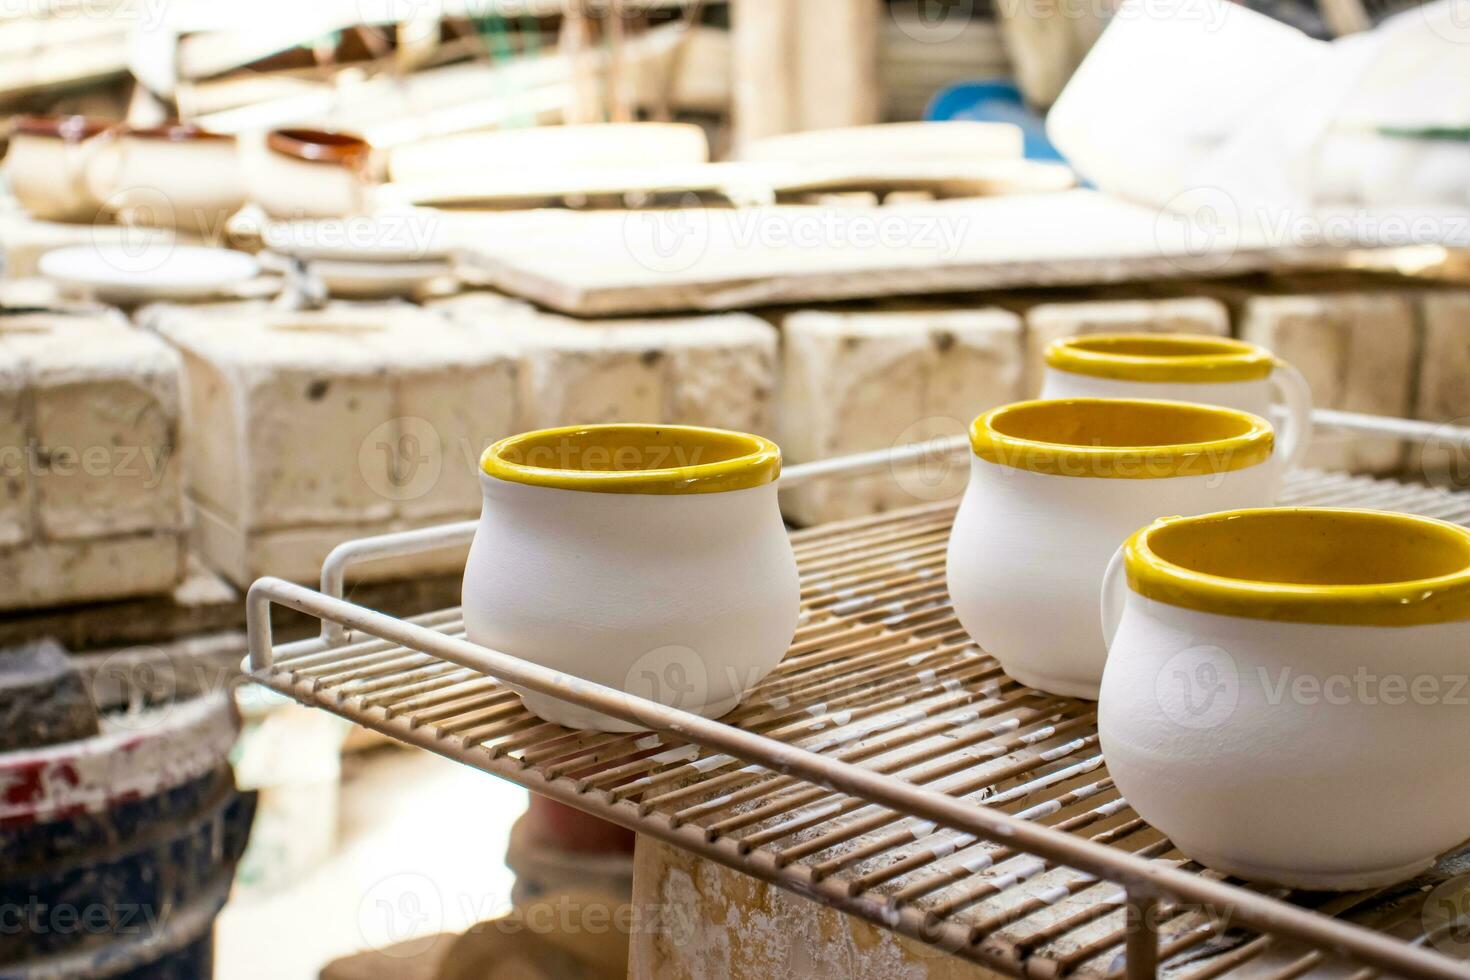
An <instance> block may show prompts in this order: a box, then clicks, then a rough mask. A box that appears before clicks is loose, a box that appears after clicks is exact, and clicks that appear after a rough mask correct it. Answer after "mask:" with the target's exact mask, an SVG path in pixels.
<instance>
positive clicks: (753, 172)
mask: <svg viewBox="0 0 1470 980" xmlns="http://www.w3.org/2000/svg"><path fill="white" fill-rule="evenodd" d="M557 128H558V127H548V128H547V130H546V131H548V132H549V131H553V130H555V129H557ZM577 128H583V127H577ZM585 128H588V129H596V128H598V127H595V126H589V127H585ZM1075 183H1076V178H1075V176H1074V175H1073V173H1072V171H1071V169H1070V168H1068V167H1065V166H1061V165H1059V164H1050V163H1038V162H1037V161H1034V160H1019V159H973V160H967V161H961V160H949V161H946V160H937V161H931V160H927V159H924V160H920V161H917V162H899V161H889V160H881V159H880V160H877V161H872V160H869V159H867V158H866V157H864V156H862V155H855V156H853V157H852V158H851V159H849V160H846V161H837V160H832V161H825V162H820V163H816V164H788V163H730V162H721V163H692V164H676V165H668V166H657V167H653V166H649V167H634V166H610V167H602V168H586V167H555V166H550V165H544V166H542V167H541V168H540V169H536V168H530V169H522V168H520V167H519V166H517V167H516V168H515V169H513V170H510V169H501V170H496V169H494V168H491V167H488V166H486V167H483V168H481V170H480V171H479V172H470V171H456V172H453V173H450V172H444V173H439V174H433V175H428V174H426V175H424V176H421V177H418V178H417V179H409V180H395V181H393V182H392V183H388V184H384V185H383V186H382V187H380V188H378V189H377V191H376V195H377V199H378V201H379V203H380V204H381V205H384V206H401V205H420V206H439V207H484V208H495V207H501V208H503V207H516V206H519V207H527V206H536V205H540V204H542V203H543V202H556V201H560V200H564V199H567V198H579V197H622V196H635V195H648V196H652V195H658V196H661V197H668V196H670V195H675V196H678V195H718V196H721V197H724V198H726V199H727V200H730V201H735V202H740V203H747V204H759V203H773V202H774V201H775V200H776V196H777V195H778V194H807V193H818V192H823V193H840V192H844V191H871V192H874V193H887V192H889V191H899V190H918V191H928V192H930V193H933V194H934V195H936V196H939V197H973V196H980V195H993V194H1009V193H1020V192H1045V191H1059V190H1066V189H1067V188H1070V187H1072V186H1073V185H1074V184H1075Z"/></svg>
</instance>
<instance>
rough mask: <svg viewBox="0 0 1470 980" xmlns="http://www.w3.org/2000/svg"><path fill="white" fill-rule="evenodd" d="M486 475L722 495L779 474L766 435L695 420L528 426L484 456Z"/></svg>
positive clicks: (543, 483) (557, 485) (610, 489)
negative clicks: (532, 428)
mask: <svg viewBox="0 0 1470 980" xmlns="http://www.w3.org/2000/svg"><path fill="white" fill-rule="evenodd" d="M480 469H481V470H483V471H484V473H485V474H486V475H487V476H491V477H494V478H495V479H497V480H505V481H507V482H510V483H523V484H526V485H527V486H533V487H552V488H554V489H557V490H583V491H587V492H590V493H643V494H683V493H722V492H724V491H726V490H748V489H750V488H752V487H760V486H765V485H766V484H767V483H772V482H774V481H775V479H776V478H777V477H778V476H780V475H781V449H780V447H778V446H777V445H776V444H775V443H774V442H771V441H770V440H769V439H762V438H761V437H760V436H753V435H748V434H746V433H744V432H729V431H726V430H725V429H705V428H700V427H698V426H693V425H633V424H611V425H571V426H565V427H563V428H559V429H541V430H538V431H536V432H523V433H521V434H520V435H516V436H510V437H508V438H505V439H501V440H500V441H499V442H496V443H493V444H492V445H491V446H490V447H489V448H488V449H486V450H485V452H484V453H483V454H481V456H480Z"/></svg>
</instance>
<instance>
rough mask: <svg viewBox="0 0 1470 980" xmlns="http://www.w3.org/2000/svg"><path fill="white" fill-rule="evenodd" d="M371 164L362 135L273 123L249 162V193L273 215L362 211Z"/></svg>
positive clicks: (332, 214) (314, 215) (315, 215)
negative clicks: (287, 127)
mask: <svg viewBox="0 0 1470 980" xmlns="http://www.w3.org/2000/svg"><path fill="white" fill-rule="evenodd" d="M372 166H373V150H372V146H371V145H370V144H369V143H368V142H367V141H366V140H364V139H363V138H362V137H360V136H354V135H352V134H350V133H336V132H328V131H326V130H319V129H275V130H272V131H271V132H269V133H268V134H266V138H265V148H264V152H263V153H259V154H256V155H255V156H253V157H252V160H251V165H250V166H249V167H248V168H247V177H248V181H249V187H250V196H251V198H252V199H253V200H254V201H255V202H256V203H257V204H259V205H260V206H261V207H262V208H264V209H265V212H266V214H268V215H270V216H271V217H272V218H281V219H308V218H339V217H342V216H344V215H351V214H362V213H363V212H364V211H366V210H367V192H368V186H369V183H370V180H371V171H372Z"/></svg>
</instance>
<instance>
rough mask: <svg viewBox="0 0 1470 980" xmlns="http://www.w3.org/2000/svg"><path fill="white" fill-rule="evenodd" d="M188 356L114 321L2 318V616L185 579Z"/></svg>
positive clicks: (98, 316) (108, 316) (142, 591)
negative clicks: (183, 372) (184, 370)
mask: <svg viewBox="0 0 1470 980" xmlns="http://www.w3.org/2000/svg"><path fill="white" fill-rule="evenodd" d="M180 408H181V406H180V395H179V358H178V355H177V354H176V353H175V352H174V351H172V350H170V349H169V348H168V347H167V346H166V345H165V344H163V343H161V342H160V341H159V340H158V338H156V337H151V336H149V335H147V334H145V333H142V332H140V331H138V330H135V329H133V328H132V327H131V326H130V325H129V324H128V322H127V321H126V320H125V319H123V318H122V317H121V316H118V315H116V314H112V313H77V314H65V313H28V314H23V315H13V316H3V317H0V608H4V609H14V608H21V607H35V606H48V605H59V604H64V603H73V602H85V601H92V600H100V599H116V598H123V597H129V596H138V595H148V594H152V593H160V592H167V591H168V590H170V589H172V588H173V587H174V586H175V585H176V584H177V583H178V582H179V581H180V580H181V579H182V577H183V573H184V538H185V524H184V512H183V499H182V486H183V478H182V469H183V466H182V463H181V461H180V460H179V459H178V451H179V441H180V440H179V432H180Z"/></svg>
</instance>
